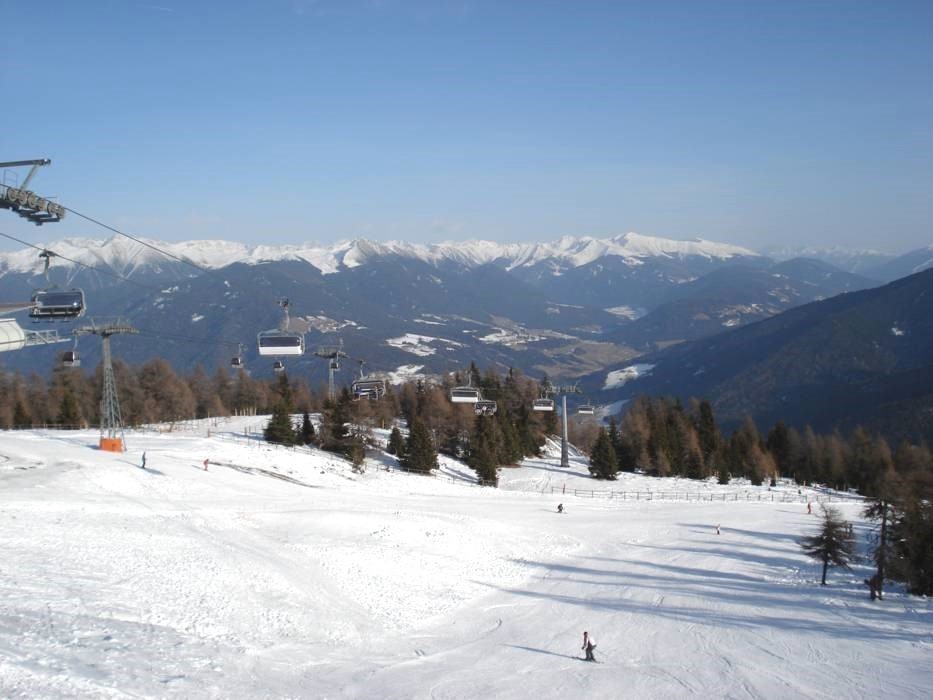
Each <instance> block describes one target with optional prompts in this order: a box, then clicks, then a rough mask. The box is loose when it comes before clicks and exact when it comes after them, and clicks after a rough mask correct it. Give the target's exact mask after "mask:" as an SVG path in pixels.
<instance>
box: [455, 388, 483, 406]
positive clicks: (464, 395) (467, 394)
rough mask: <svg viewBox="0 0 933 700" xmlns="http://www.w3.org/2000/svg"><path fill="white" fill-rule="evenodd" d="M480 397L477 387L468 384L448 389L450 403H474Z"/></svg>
mask: <svg viewBox="0 0 933 700" xmlns="http://www.w3.org/2000/svg"><path fill="white" fill-rule="evenodd" d="M480 398H481V397H480V395H479V389H474V388H473V387H470V386H457V387H454V388H453V389H451V390H450V402H451V403H476V402H477V401H479V400H480Z"/></svg>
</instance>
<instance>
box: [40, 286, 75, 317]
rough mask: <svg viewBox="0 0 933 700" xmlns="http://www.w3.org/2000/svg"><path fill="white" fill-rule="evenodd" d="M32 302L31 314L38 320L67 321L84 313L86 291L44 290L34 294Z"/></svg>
mask: <svg viewBox="0 0 933 700" xmlns="http://www.w3.org/2000/svg"><path fill="white" fill-rule="evenodd" d="M32 304H33V306H32V308H31V309H29V315H30V316H31V317H32V318H33V319H34V320H36V321H56V320H59V321H67V320H69V319H72V318H78V317H80V316H83V315H84V292H83V291H81V290H80V289H70V290H68V291H61V290H57V289H56V290H43V291H39V292H36V293H35V294H33V295H32Z"/></svg>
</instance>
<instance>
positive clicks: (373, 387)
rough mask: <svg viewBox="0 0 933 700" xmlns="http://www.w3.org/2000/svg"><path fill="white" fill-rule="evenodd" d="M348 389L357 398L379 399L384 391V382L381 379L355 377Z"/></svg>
mask: <svg viewBox="0 0 933 700" xmlns="http://www.w3.org/2000/svg"><path fill="white" fill-rule="evenodd" d="M350 389H351V391H352V392H353V395H354V396H355V397H356V398H358V399H380V398H382V397H383V396H384V395H385V393H386V383H385V380H383V379H357V380H356V381H355V382H353V384H351V385H350Z"/></svg>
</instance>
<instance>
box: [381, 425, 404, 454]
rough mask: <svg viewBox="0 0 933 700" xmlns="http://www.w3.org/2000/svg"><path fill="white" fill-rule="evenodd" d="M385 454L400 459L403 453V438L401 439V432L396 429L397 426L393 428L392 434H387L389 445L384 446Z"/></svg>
mask: <svg viewBox="0 0 933 700" xmlns="http://www.w3.org/2000/svg"><path fill="white" fill-rule="evenodd" d="M386 452H388V453H389V454H390V455H396V456H398V457H401V456H402V454H404V452H405V438H403V437H402V431H401V430H399V429H398V426H394V427H393V428H392V432H391V433H389V444H388V445H386Z"/></svg>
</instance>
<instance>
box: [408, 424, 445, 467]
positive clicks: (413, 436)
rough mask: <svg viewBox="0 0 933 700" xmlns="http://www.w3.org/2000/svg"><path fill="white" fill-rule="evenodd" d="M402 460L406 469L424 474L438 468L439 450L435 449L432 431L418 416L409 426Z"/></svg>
mask: <svg viewBox="0 0 933 700" xmlns="http://www.w3.org/2000/svg"><path fill="white" fill-rule="evenodd" d="M400 462H401V465H402V467H404V468H405V469H409V470H411V471H415V472H422V473H424V474H427V473H428V472H430V471H431V470H432V469H436V468H437V451H436V450H435V449H434V441H433V440H432V439H431V432H430V431H429V430H428V428H427V426H426V425H425V424H424V423H423V422H422V421H421V420H419V419H417V418H416V419H415V421H414V422H413V423H412V424H411V427H410V428H409V431H408V442H407V443H406V445H405V453H404V455H403V456H402V458H401V460H400Z"/></svg>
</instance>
